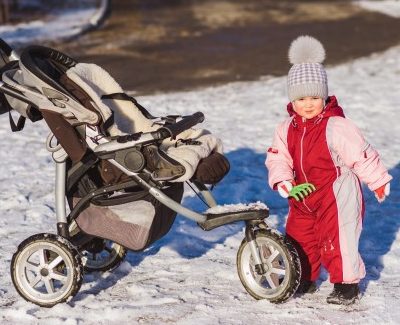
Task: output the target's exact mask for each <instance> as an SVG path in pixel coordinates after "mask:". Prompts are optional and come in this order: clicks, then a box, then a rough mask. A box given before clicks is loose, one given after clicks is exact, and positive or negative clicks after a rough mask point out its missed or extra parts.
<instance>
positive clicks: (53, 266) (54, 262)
mask: <svg viewBox="0 0 400 325" xmlns="http://www.w3.org/2000/svg"><path fill="white" fill-rule="evenodd" d="M62 260H63V258H62V257H61V256H60V255H58V256H57V257H56V258H55V259H54V260H53V261H51V263H50V264H49V269H50V270H52V269H54V268H55V267H56V266H57V265H58V264H60V263H61V262H62Z"/></svg>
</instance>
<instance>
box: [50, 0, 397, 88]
mask: <svg viewBox="0 0 400 325" xmlns="http://www.w3.org/2000/svg"><path fill="white" fill-rule="evenodd" d="M113 4H114V7H113V14H112V15H111V17H110V19H109V20H108V22H107V24H106V25H105V26H104V27H103V28H102V29H101V30H97V31H94V32H92V33H90V34H87V35H85V36H83V37H80V38H79V39H77V40H75V41H74V42H69V43H68V44H65V43H63V44H55V45H54V46H57V47H58V48H60V49H61V50H64V51H66V52H67V53H68V54H70V55H71V56H73V57H75V58H77V59H78V60H79V61H82V62H94V63H97V64H99V65H101V66H103V67H104V68H105V69H107V70H108V71H109V72H110V73H111V74H112V75H113V76H114V77H115V78H116V80H118V81H119V82H120V83H121V85H122V86H123V87H124V88H125V89H128V90H134V91H136V92H138V93H140V94H143V93H151V92H156V91H162V92H164V91H175V90H182V89H190V88H194V87H199V86H205V85H212V84H220V83H226V82H230V81H235V80H255V79H258V78H259V77H260V76H265V75H284V74H286V73H287V71H288V69H289V63H288V61H287V49H288V46H289V44H290V42H291V41H292V40H293V39H294V38H295V37H297V36H298V35H300V34H310V35H313V36H315V37H317V38H319V39H320V40H321V41H322V42H323V43H324V45H325V47H326V49H327V53H328V55H327V60H326V64H328V65H331V64H337V63H339V62H344V61H346V60H350V59H354V58H357V57H360V56H365V55H368V54H370V53H373V52H379V51H382V50H384V49H386V48H388V47H390V46H393V45H397V44H400V34H399V33H398V31H399V30H400V19H395V18H391V17H388V16H385V15H383V14H379V13H375V12H368V11H364V10H362V9H361V8H359V7H358V6H354V5H353V4H352V3H351V2H349V1H272V0H235V1H222V0H213V1H210V0H209V1H207V0H203V1H200V0H192V1H184V0H170V1H162V0H158V1H157V0H146V1H139V0H136V1H135V0H132V1H125V0H114V1H113Z"/></svg>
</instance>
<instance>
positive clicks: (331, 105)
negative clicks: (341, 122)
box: [287, 96, 345, 121]
mask: <svg viewBox="0 0 400 325" xmlns="http://www.w3.org/2000/svg"><path fill="white" fill-rule="evenodd" d="M287 111H288V113H289V116H293V115H294V118H295V119H296V120H298V119H299V120H301V116H300V115H298V114H297V113H296V112H295V111H294V109H293V104H292V102H290V103H289V104H288V105H287ZM331 116H341V117H345V116H344V113H343V109H342V108H341V107H340V106H339V105H338V102H337V99H336V97H335V96H329V97H328V99H327V100H326V105H325V108H324V110H323V111H322V113H321V114H319V115H318V116H316V117H314V118H312V119H311V120H308V121H313V120H316V119H321V118H326V117H331Z"/></svg>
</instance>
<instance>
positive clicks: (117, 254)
mask: <svg viewBox="0 0 400 325" xmlns="http://www.w3.org/2000/svg"><path fill="white" fill-rule="evenodd" d="M99 247H102V249H101V250H99ZM81 254H82V256H83V257H82V259H83V268H84V270H85V272H88V273H91V272H106V271H112V270H114V269H116V268H117V267H118V266H119V265H120V264H121V263H122V262H123V261H124V259H125V256H126V254H127V250H126V248H125V247H123V246H121V245H119V244H117V243H115V242H113V241H111V240H107V239H102V238H94V239H93V240H92V241H91V242H90V243H89V247H88V248H86V249H84V250H82V251H81Z"/></svg>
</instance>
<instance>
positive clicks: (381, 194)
mask: <svg viewBox="0 0 400 325" xmlns="http://www.w3.org/2000/svg"><path fill="white" fill-rule="evenodd" d="M374 194H375V197H376V199H377V200H378V202H379V203H382V202H383V201H385V199H386V197H387V196H389V194H390V183H386V184H385V185H382V186H381V187H378V188H377V189H376V190H375V191H374Z"/></svg>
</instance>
